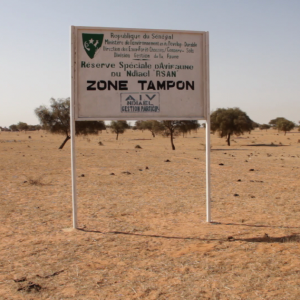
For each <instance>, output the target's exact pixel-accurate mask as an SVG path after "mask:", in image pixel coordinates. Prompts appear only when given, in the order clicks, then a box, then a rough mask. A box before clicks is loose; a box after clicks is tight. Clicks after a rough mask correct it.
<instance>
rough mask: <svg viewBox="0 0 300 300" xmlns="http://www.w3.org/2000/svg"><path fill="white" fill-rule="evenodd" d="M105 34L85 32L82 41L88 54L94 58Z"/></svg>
mask: <svg viewBox="0 0 300 300" xmlns="http://www.w3.org/2000/svg"><path fill="white" fill-rule="evenodd" d="M103 36H104V34H95V33H83V34H82V42H83V48H84V50H85V52H86V54H87V55H88V56H89V57H90V58H94V56H95V54H96V52H97V51H98V50H99V48H100V47H101V46H102V42H103Z"/></svg>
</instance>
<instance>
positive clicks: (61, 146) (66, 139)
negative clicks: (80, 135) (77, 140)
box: [58, 135, 71, 149]
mask: <svg viewBox="0 0 300 300" xmlns="http://www.w3.org/2000/svg"><path fill="white" fill-rule="evenodd" d="M70 139H71V137H70V136H68V135H67V137H66V138H65V140H64V141H63V143H62V144H61V145H60V147H59V148H58V149H62V148H63V147H64V145H65V144H66V142H67V141H68V140H70Z"/></svg>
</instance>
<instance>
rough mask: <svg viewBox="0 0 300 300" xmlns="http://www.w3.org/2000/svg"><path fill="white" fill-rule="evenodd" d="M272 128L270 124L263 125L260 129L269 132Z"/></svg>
mask: <svg viewBox="0 0 300 300" xmlns="http://www.w3.org/2000/svg"><path fill="white" fill-rule="evenodd" d="M270 128H271V125H268V124H262V125H259V129H260V130H266V131H267V130H268V129H270Z"/></svg>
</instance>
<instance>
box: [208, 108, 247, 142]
mask: <svg viewBox="0 0 300 300" xmlns="http://www.w3.org/2000/svg"><path fill="white" fill-rule="evenodd" d="M210 122H211V131H212V132H213V133H215V132H216V131H217V132H218V133H219V135H220V137H221V138H222V137H226V142H227V145H228V146H230V137H231V136H232V135H233V134H235V135H238V136H239V135H241V134H243V133H244V132H251V130H253V121H252V120H251V119H250V118H249V117H248V115H247V114H246V113H245V112H243V111H242V110H240V109H239V108H237V107H235V108H227V109H226V108H218V109H217V110H216V111H214V112H213V113H212V114H211V116H210Z"/></svg>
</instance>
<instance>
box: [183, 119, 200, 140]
mask: <svg viewBox="0 0 300 300" xmlns="http://www.w3.org/2000/svg"><path fill="white" fill-rule="evenodd" d="M199 127H200V124H199V123H198V121H197V120H192V121H186V122H184V121H182V122H181V124H180V125H179V127H178V131H179V132H181V133H182V136H183V137H184V135H185V134H187V133H191V132H192V130H195V131H197V129H198V128H199Z"/></svg>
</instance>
